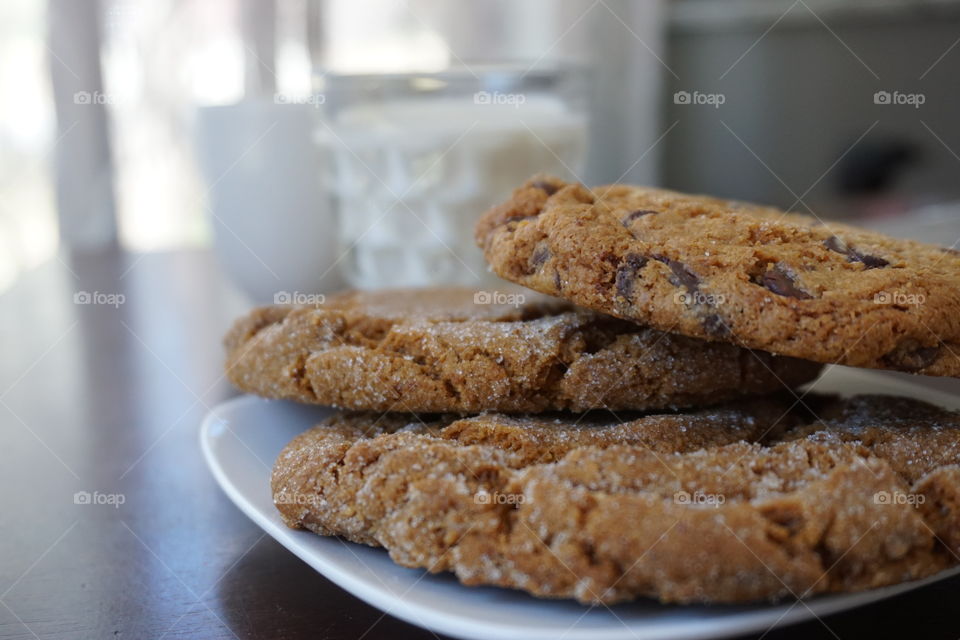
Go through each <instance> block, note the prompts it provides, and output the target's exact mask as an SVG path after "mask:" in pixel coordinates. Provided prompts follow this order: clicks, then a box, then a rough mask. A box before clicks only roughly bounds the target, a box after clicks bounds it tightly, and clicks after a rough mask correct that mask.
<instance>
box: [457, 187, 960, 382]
mask: <svg viewBox="0 0 960 640" xmlns="http://www.w3.org/2000/svg"><path fill="white" fill-rule="evenodd" d="M476 238H477V242H478V244H479V245H480V247H481V248H482V249H483V250H484V254H485V256H486V259H487V261H488V262H489V263H490V264H491V266H492V267H493V269H494V271H495V272H496V273H497V274H499V275H500V276H501V277H503V278H505V279H506V280H509V281H511V282H515V283H518V284H521V285H523V286H526V287H529V288H531V289H534V290H536V291H540V292H542V293H547V294H551V295H555V296H560V297H563V298H566V299H568V300H570V301H572V302H574V303H576V304H578V305H581V306H583V307H587V308H590V309H594V310H596V311H600V312H602V313H607V314H610V315H613V316H617V317H620V318H626V319H629V320H634V321H636V322H640V323H642V324H644V325H647V326H652V327H655V328H658V329H661V330H664V331H671V332H676V333H681V334H684V335H688V336H693V337H697V338H704V339H709V340H717V341H726V342H731V343H734V344H738V345H742V346H746V347H750V348H753V349H761V350H764V351H768V352H771V353H778V354H782V355H787V356H793V357H797V358H804V359H808V360H815V361H817V362H824V363H839V364H845V365H850V366H855V367H868V368H879V369H894V370H899V371H908V372H914V373H921V374H926V375H936V376H953V377H960V252H958V251H956V250H953V249H949V248H941V247H936V246H932V245H925V244H921V243H918V242H912V241H908V240H898V239H894V238H890V237H887V236H884V235H881V234H877V233H872V232H868V231H864V230H861V229H857V228H854V227H851V226H847V225H842V224H834V223H829V224H822V223H821V222H820V221H819V220H818V219H816V218H814V217H810V216H804V215H797V214H787V213H783V212H782V211H779V210H777V209H772V208H767V207H761V206H757V205H752V204H747V203H741V202H733V201H728V200H721V199H717V198H709V197H703V196H691V195H685V194H681V193H677V192H673V191H667V190H663V189H654V188H644V187H633V186H627V185H610V186H603V187H597V188H595V189H592V190H590V189H587V188H585V187H584V186H582V185H579V184H568V183H565V182H563V181H562V180H559V179H556V178H551V177H545V176H538V177H536V178H535V179H533V180H531V181H529V182H527V183H526V184H525V185H523V186H522V187H520V188H519V189H517V190H516V191H515V192H514V194H513V196H512V198H511V199H510V200H509V201H508V202H506V203H504V204H502V205H500V206H498V207H495V208H494V209H492V210H490V211H488V212H487V213H486V214H484V216H483V217H482V218H481V219H480V221H479V222H478V224H477V228H476Z"/></svg>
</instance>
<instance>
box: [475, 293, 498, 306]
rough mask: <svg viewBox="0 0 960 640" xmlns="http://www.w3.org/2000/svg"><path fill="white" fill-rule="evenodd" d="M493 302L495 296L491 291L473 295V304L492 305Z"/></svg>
mask: <svg viewBox="0 0 960 640" xmlns="http://www.w3.org/2000/svg"><path fill="white" fill-rule="evenodd" d="M491 302H493V296H492V295H491V293H490V292H489V291H477V292H476V293H475V294H473V304H490V303H491Z"/></svg>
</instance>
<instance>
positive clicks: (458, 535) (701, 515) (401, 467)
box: [272, 397, 960, 603]
mask: <svg viewBox="0 0 960 640" xmlns="http://www.w3.org/2000/svg"><path fill="white" fill-rule="evenodd" d="M792 400H793V398H777V397H767V398H762V399H757V400H753V401H749V402H748V401H744V402H741V403H738V404H731V405H727V406H724V407H718V408H714V409H709V410H701V411H698V412H693V413H687V414H667V415H645V416H640V417H637V416H629V417H626V416H625V418H626V421H625V422H622V423H621V422H620V421H615V420H613V419H612V418H610V416H609V414H606V417H603V416H596V415H593V414H589V415H587V416H586V417H583V416H575V415H570V414H566V415H564V414H558V415H554V416H549V415H540V416H530V417H521V416H515V417H509V416H503V415H498V414H486V415H480V416H475V417H471V418H464V419H457V418H455V417H443V416H441V417H428V418H425V419H424V420H425V421H423V422H421V421H420V420H419V419H417V418H415V417H413V416H409V415H399V414H385V415H380V416H377V415H372V414H364V413H347V414H340V415H338V416H334V417H332V418H331V419H329V420H328V421H327V422H326V423H324V424H321V425H319V426H318V427H316V428H314V429H311V430H309V431H306V432H304V433H303V434H301V435H300V436H298V437H297V438H295V439H294V440H293V441H292V442H290V444H288V445H287V447H286V448H285V449H284V450H283V452H281V454H280V455H279V457H278V458H277V461H276V463H275V465H274V470H273V477H272V489H273V495H274V502H275V504H276V506H277V508H278V509H279V510H280V513H281V515H282V517H283V519H284V521H285V522H286V523H287V525H289V526H291V527H295V528H306V529H309V530H311V531H314V532H316V533H319V534H322V535H340V536H343V537H345V538H347V539H349V540H352V541H354V542H359V543H364V544H368V545H373V546H383V547H385V548H386V549H387V550H388V551H389V553H390V556H391V558H392V559H393V560H394V561H396V562H398V563H399V564H402V565H404V566H409V567H421V568H426V569H428V570H430V571H431V572H440V571H451V572H454V573H455V574H456V575H457V577H458V578H459V579H460V580H461V581H462V582H463V583H465V584H468V585H496V586H501V587H510V588H516V589H522V590H525V591H528V592H530V593H532V594H534V595H537V596H541V597H552V598H575V599H577V600H579V601H581V602H584V603H614V602H620V601H625V600H630V599H634V598H638V597H652V598H657V599H660V600H662V601H664V602H747V601H757V600H767V599H779V598H785V597H803V596H809V595H812V594H818V593H825V592H837V591H856V590H862V589H869V588H874V587H879V586H883V585H888V584H895V583H898V582H903V581H908V580H912V579H917V578H921V577H924V576H928V575H931V574H934V573H936V572H938V571H940V570H942V569H945V568H947V567H950V566H952V565H954V564H955V563H956V562H957V555H956V554H958V553H960V536H958V534H957V531H960V466H958V465H960V417H958V415H957V414H955V413H951V412H947V411H943V410H940V409H937V408H934V407H931V406H930V405H926V404H924V403H921V402H918V401H913V400H905V399H899V398H886V397H857V398H853V399H850V400H841V399H836V398H830V397H820V398H811V403H810V406H811V407H812V412H813V413H815V414H816V415H818V416H819V418H816V417H813V416H811V415H810V414H809V413H808V412H806V411H805V410H804V411H801V410H798V409H797V408H796V407H794V406H793V404H794V403H793V402H792ZM905 445H906V446H905Z"/></svg>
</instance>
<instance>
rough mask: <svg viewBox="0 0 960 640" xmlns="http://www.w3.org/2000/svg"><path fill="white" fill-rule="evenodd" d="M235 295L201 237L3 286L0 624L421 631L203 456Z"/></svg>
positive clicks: (902, 614) (947, 597)
mask: <svg viewBox="0 0 960 640" xmlns="http://www.w3.org/2000/svg"><path fill="white" fill-rule="evenodd" d="M77 292H88V293H90V294H91V296H90V297H91V299H94V300H95V301H99V302H103V303H109V302H111V301H112V302H119V301H120V298H119V297H117V296H116V295H115V294H121V295H122V296H124V299H123V301H122V302H123V303H122V304H119V305H117V306H110V305H109V304H77V303H75V300H74V298H75V295H76V294H77ZM95 292H96V293H98V294H99V295H97V296H94V295H93V294H94V293H95ZM110 295H114V298H109V296H110ZM78 300H79V301H82V299H78ZM245 304H246V303H245V302H244V301H243V299H242V298H241V297H240V296H239V294H237V293H236V292H234V291H233V290H232V289H231V288H230V287H229V286H228V285H227V284H226V283H225V281H224V279H223V277H222V275H221V274H220V271H219V270H218V268H217V267H216V265H215V263H214V261H213V259H212V257H211V256H210V255H209V254H207V253H203V252H193V253H176V254H151V255H145V256H129V255H118V254H106V255H89V256H85V257H77V258H73V259H67V258H63V259H62V260H57V261H54V262H51V263H50V264H48V265H46V266H44V267H42V268H40V269H38V270H36V271H34V272H31V273H28V274H26V275H25V276H23V277H21V278H20V279H19V280H18V282H17V283H16V284H15V285H14V286H13V288H11V289H9V290H7V291H5V292H4V293H2V294H0V354H2V358H0V428H2V431H0V433H2V434H3V439H2V442H0V482H2V487H3V489H2V493H0V513H2V520H0V523H2V525H0V527H2V537H0V638H64V639H67V638H69V639H74V638H137V639H139V638H161V637H163V638H235V637H236V638H244V639H246V638H266V639H270V640H276V639H282V638H361V637H366V638H380V637H389V638H429V637H433V634H431V633H430V632H427V631H424V630H421V629H418V628H416V627H413V626H410V625H407V624H405V623H402V622H400V621H398V620H396V619H393V618H390V617H384V616H382V615H381V613H380V612H379V611H377V610H376V609H373V608H371V607H369V606H367V605H365V604H363V603H362V602H360V601H358V600H357V599H355V598H353V597H352V596H350V595H348V594H346V593H345V592H343V591H341V590H340V589H339V588H337V587H335V586H334V585H332V584H331V583H329V582H328V581H327V580H325V579H324V578H323V577H321V576H320V575H318V574H317V573H316V572H315V571H313V570H312V569H310V568H309V567H308V566H307V565H306V564H304V563H303V562H301V561H300V560H298V559H297V558H296V557H294V556H293V555H292V554H290V553H289V552H287V551H286V550H284V549H283V548H282V547H281V546H280V545H279V544H277V543H275V542H274V541H273V540H272V539H270V538H267V537H264V535H263V533H262V532H261V531H260V530H259V529H258V528H257V527H256V526H255V525H254V524H253V523H252V522H250V521H249V520H247V519H246V518H245V517H244V516H243V515H242V514H241V513H240V512H239V511H238V510H237V509H236V508H234V506H233V505H232V504H231V503H230V502H229V500H228V499H227V498H226V497H225V496H224V495H223V494H222V493H221V492H220V490H219V488H218V487H217V486H216V484H215V483H214V480H213V478H212V477H211V476H210V474H209V473H208V471H207V469H206V467H205V466H204V462H203V460H202V458H201V454H200V451H199V447H198V443H197V430H198V425H199V423H200V420H201V418H202V417H203V415H204V413H205V412H206V411H207V408H208V407H210V406H213V405H214V404H216V403H218V402H220V401H222V400H223V399H224V398H226V397H228V396H230V395H232V394H233V393H234V392H233V391H231V389H230V388H229V386H228V385H227V384H226V382H225V381H224V380H223V378H222V377H221V349H220V337H221V335H222V333H223V331H224V330H225V328H226V327H227V326H228V324H229V322H230V320H231V318H232V317H233V316H234V315H235V314H237V313H239V312H240V311H242V310H243V308H244V306H245ZM78 492H89V493H90V494H91V495H92V494H93V493H94V492H97V494H96V496H97V497H96V498H95V499H94V500H95V501H100V502H103V504H77V497H76V496H77V493H78ZM83 495H84V494H82V493H81V494H80V496H81V498H82V496H83ZM94 500H92V501H94ZM80 501H81V502H82V499H81V500H80ZM121 501H122V504H117V503H119V502H121ZM958 604H960V580H951V581H948V582H944V583H941V584H939V585H937V586H932V587H929V588H926V589H923V590H920V591H918V592H915V593H913V594H911V595H908V596H904V597H901V598H898V599H895V600H891V601H888V602H885V603H882V604H878V605H875V606H871V607H866V608H864V609H861V610H859V611H856V612H853V613H848V614H842V615H837V616H832V617H828V618H826V619H824V620H823V621H822V622H812V623H809V624H803V625H800V626H795V627H792V628H787V629H777V630H774V631H772V632H770V633H769V634H767V635H766V637H767V638H770V639H785V638H804V639H806V638H834V637H838V638H842V639H843V640H846V639H847V638H850V639H853V638H905V637H911V638H937V639H939V638H943V639H949V640H957V638H958V637H960V614H958V609H960V607H958Z"/></svg>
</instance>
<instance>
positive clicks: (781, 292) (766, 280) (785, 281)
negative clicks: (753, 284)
mask: <svg viewBox="0 0 960 640" xmlns="http://www.w3.org/2000/svg"><path fill="white" fill-rule="evenodd" d="M760 284H761V285H763V286H764V287H766V288H767V289H769V290H770V291H772V292H773V293H775V294H777V295H778V296H783V297H785V298H796V299H797V300H809V299H811V298H812V297H813V296H811V295H810V294H809V293H807V292H806V291H804V290H803V289H800V288H799V287H797V282H796V280H795V278H794V276H793V274H791V273H790V271H789V269H788V268H787V267H785V266H783V265H780V264H776V265H774V266H773V267H772V268H771V269H769V270H767V272H766V273H764V274H763V276H761V278H760Z"/></svg>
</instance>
